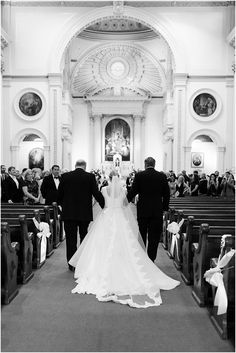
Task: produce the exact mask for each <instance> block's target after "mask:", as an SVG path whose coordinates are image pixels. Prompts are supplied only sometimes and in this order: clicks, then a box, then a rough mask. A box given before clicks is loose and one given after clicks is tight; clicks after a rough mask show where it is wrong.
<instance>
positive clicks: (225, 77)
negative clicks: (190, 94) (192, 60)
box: [188, 75, 233, 82]
mask: <svg viewBox="0 0 236 353" xmlns="http://www.w3.org/2000/svg"><path fill="white" fill-rule="evenodd" d="M228 79H233V75H188V81H201V82H202V81H207V82H209V81H211V82H212V81H226V80H228Z"/></svg>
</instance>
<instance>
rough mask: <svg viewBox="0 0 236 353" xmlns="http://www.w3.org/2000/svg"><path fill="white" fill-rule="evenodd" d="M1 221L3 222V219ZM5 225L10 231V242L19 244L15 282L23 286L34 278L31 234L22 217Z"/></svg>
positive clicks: (24, 218) (10, 220)
mask: <svg viewBox="0 0 236 353" xmlns="http://www.w3.org/2000/svg"><path fill="white" fill-rule="evenodd" d="M2 221H3V222H4V219H2ZM7 223H8V225H9V229H10V235H11V242H18V243H19V251H18V252H17V255H18V271H17V281H18V283H23V284H25V283H27V282H28V281H29V280H30V279H31V278H32V277H33V276H34V274H33V272H32V257H33V244H32V240H33V233H31V232H29V231H28V226H27V221H26V217H25V216H24V215H20V216H19V217H18V218H17V219H16V220H12V219H9V222H7Z"/></svg>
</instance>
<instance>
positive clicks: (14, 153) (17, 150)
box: [10, 128, 49, 169]
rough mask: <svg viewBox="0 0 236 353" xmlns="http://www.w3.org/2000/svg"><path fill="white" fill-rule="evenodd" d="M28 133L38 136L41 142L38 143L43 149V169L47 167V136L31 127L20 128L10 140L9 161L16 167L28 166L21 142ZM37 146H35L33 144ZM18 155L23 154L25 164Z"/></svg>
mask: <svg viewBox="0 0 236 353" xmlns="http://www.w3.org/2000/svg"><path fill="white" fill-rule="evenodd" d="M28 135H36V136H38V137H39V138H40V139H41V140H42V143H41V145H42V146H41V145H40V148H42V149H43V151H44V169H49V145H48V139H47V137H46V136H45V135H44V134H43V133H42V132H41V131H40V130H37V129H31V128H26V129H23V130H20V131H19V132H18V133H17V134H16V135H15V137H14V139H13V140H12V144H11V147H10V149H11V162H12V165H14V166H16V167H17V168H22V167H27V166H28V156H27V155H26V154H25V153H22V151H21V150H22V142H23V139H24V138H25V137H26V136H28ZM35 147H37V146H35ZM20 156H24V159H25V162H24V163H25V164H24V165H23V164H22V163H23V162H22V161H21V159H20V158H19V157H20Z"/></svg>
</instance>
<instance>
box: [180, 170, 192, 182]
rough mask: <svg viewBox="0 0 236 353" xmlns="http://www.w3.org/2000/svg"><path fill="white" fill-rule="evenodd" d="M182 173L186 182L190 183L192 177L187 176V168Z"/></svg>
mask: <svg viewBox="0 0 236 353" xmlns="http://www.w3.org/2000/svg"><path fill="white" fill-rule="evenodd" d="M181 174H182V175H183V177H184V181H185V183H186V184H188V185H189V182H190V178H189V177H188V176H187V173H186V170H182V172H181Z"/></svg>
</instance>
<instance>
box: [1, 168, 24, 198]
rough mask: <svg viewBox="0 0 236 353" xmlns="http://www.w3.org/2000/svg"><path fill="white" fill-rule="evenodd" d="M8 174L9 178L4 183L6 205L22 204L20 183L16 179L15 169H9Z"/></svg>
mask: <svg viewBox="0 0 236 353" xmlns="http://www.w3.org/2000/svg"><path fill="white" fill-rule="evenodd" d="M8 174H9V177H8V178H6V179H5V181H4V183H5V185H4V188H5V191H6V201H7V202H8V203H21V202H23V193H22V182H21V180H18V179H17V178H16V169H15V167H9V168H8Z"/></svg>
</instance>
